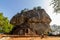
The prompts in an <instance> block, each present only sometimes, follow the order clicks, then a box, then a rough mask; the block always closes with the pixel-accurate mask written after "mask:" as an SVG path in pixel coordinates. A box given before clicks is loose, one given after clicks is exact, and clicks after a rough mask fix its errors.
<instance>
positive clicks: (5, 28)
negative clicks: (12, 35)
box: [0, 13, 13, 33]
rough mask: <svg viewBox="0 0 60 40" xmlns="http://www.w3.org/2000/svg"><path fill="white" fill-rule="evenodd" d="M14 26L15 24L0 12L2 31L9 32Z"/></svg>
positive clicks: (0, 29)
mask: <svg viewBox="0 0 60 40" xmlns="http://www.w3.org/2000/svg"><path fill="white" fill-rule="evenodd" d="M12 28H13V25H12V24H10V23H9V20H8V18H7V17H4V16H3V13H0V32H3V33H9V32H10V31H11V30H12Z"/></svg>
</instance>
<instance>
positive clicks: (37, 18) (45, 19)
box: [10, 9, 51, 35]
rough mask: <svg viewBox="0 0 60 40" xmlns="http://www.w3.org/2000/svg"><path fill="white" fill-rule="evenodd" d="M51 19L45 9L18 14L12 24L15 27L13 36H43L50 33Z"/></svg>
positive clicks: (13, 18) (12, 32)
mask: <svg viewBox="0 0 60 40" xmlns="http://www.w3.org/2000/svg"><path fill="white" fill-rule="evenodd" d="M50 22H51V19H50V16H49V15H48V14H47V13H46V11H45V10H44V9H38V10H34V9H32V10H28V11H25V12H21V13H17V14H16V15H15V16H13V17H12V19H11V21H10V23H11V24H13V25H14V28H13V29H12V31H11V34H16V35H25V34H26V35H42V34H47V33H48V32H49V31H50V26H49V24H50Z"/></svg>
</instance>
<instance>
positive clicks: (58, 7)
mask: <svg viewBox="0 0 60 40" xmlns="http://www.w3.org/2000/svg"><path fill="white" fill-rule="evenodd" d="M51 4H53V8H54V12H56V13H60V0H52V3H51Z"/></svg>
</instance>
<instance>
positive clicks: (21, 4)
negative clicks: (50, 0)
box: [0, 0, 44, 19]
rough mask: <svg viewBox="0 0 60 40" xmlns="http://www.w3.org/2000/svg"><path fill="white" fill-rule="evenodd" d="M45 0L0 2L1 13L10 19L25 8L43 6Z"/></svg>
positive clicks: (0, 0)
mask: <svg viewBox="0 0 60 40" xmlns="http://www.w3.org/2000/svg"><path fill="white" fill-rule="evenodd" d="M42 2H44V1H43V0H0V12H3V14H4V16H7V17H8V18H9V19H11V17H12V16H13V15H15V14H16V13H17V12H20V11H21V10H22V9H24V8H28V9H31V8H33V7H34V6H42V5H43V4H42Z"/></svg>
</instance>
